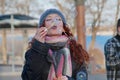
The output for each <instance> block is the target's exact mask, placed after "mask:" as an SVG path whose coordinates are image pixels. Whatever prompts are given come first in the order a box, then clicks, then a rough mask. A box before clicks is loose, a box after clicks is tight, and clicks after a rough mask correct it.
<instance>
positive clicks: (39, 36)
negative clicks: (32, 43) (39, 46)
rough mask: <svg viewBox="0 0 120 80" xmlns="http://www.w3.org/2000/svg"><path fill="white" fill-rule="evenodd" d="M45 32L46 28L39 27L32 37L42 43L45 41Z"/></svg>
mask: <svg viewBox="0 0 120 80" xmlns="http://www.w3.org/2000/svg"><path fill="white" fill-rule="evenodd" d="M46 34H47V28H46V27H41V28H39V29H38V30H37V31H36V34H35V36H34V38H35V39H36V40H38V41H40V42H42V43H44V42H45V35H46Z"/></svg>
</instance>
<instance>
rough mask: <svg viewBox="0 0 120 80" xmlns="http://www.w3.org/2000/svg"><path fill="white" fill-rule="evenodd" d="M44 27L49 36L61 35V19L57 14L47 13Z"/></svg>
mask: <svg viewBox="0 0 120 80" xmlns="http://www.w3.org/2000/svg"><path fill="white" fill-rule="evenodd" d="M45 27H46V28H47V29H48V33H47V35H49V36H55V35H61V34H62V32H63V30H64V29H63V22H62V19H61V17H60V16H59V15H58V14H49V15H48V16H47V17H46V19H45Z"/></svg>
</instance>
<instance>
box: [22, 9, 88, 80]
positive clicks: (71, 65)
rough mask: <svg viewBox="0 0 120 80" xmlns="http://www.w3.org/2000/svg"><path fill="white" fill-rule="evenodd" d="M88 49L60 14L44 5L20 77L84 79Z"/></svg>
mask: <svg viewBox="0 0 120 80" xmlns="http://www.w3.org/2000/svg"><path fill="white" fill-rule="evenodd" d="M88 62H89V55H88V53H87V52H86V51H85V50H84V49H83V48H82V46H81V45H80V44H78V43H77V42H76V40H75V39H74V38H73V34H72V33H71V31H70V29H69V27H68V26H67V23H66V19H65V17H64V15H63V14H62V13H61V12H60V11H59V10H57V9H48V10H46V11H45V12H44V13H43V14H42V15H41V17H40V20H39V26H38V30H37V31H36V34H35V36H34V38H33V39H32V41H31V42H30V43H29V49H28V50H27V51H26V54H25V64H24V67H23V71H22V75H21V77H22V80H87V77H88V73H87V64H88Z"/></svg>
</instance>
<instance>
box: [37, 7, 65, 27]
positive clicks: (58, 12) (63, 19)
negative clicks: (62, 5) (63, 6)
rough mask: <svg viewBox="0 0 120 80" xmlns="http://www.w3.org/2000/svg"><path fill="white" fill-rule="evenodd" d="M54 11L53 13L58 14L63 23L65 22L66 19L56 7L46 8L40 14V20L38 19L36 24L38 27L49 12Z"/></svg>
mask: <svg viewBox="0 0 120 80" xmlns="http://www.w3.org/2000/svg"><path fill="white" fill-rule="evenodd" d="M54 13H55V14H58V15H59V16H60V17H61V18H62V21H63V23H64V24H66V19H65V17H64V15H63V14H62V13H61V12H60V11H59V10H57V9H47V10H46V11H45V12H44V13H43V14H42V15H41V17H40V20H39V25H38V27H40V26H41V25H42V24H43V22H44V20H45V18H46V17H47V16H48V15H49V14H54Z"/></svg>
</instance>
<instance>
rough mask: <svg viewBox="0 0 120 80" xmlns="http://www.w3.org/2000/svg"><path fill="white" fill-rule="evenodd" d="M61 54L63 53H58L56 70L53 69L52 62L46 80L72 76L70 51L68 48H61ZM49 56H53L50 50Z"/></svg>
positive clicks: (53, 64)
mask: <svg viewBox="0 0 120 80" xmlns="http://www.w3.org/2000/svg"><path fill="white" fill-rule="evenodd" d="M62 52H63V53H58V54H61V56H60V59H59V62H58V63H57V68H56V67H55V63H54V62H53V63H52V64H51V67H50V70H49V74H48V79H47V80H55V78H58V77H60V76H62V75H64V76H65V75H67V76H71V75H72V65H71V56H70V51H69V49H68V48H63V49H62ZM49 55H50V56H51V57H52V56H53V51H52V50H51V49H50V50H49Z"/></svg>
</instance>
